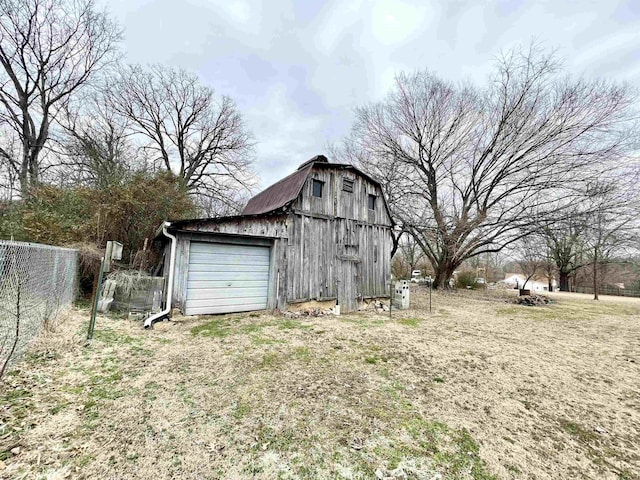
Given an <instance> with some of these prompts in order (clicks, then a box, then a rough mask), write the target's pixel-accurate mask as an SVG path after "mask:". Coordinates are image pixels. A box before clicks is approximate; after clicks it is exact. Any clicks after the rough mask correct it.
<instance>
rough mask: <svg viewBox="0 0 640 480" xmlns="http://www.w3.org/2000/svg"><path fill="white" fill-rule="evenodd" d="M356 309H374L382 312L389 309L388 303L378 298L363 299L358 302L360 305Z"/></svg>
mask: <svg viewBox="0 0 640 480" xmlns="http://www.w3.org/2000/svg"><path fill="white" fill-rule="evenodd" d="M358 310H359V311H365V310H375V311H376V312H378V313H382V312H388V311H389V305H387V304H386V303H383V302H381V301H379V300H365V301H364V302H362V303H361V304H360V306H359V307H358Z"/></svg>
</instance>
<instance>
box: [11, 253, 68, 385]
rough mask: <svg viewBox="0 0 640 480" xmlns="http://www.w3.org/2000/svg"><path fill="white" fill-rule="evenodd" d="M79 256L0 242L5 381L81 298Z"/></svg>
mask: <svg viewBox="0 0 640 480" xmlns="http://www.w3.org/2000/svg"><path fill="white" fill-rule="evenodd" d="M77 272H78V252H77V250H72V249H69V248H60V247H51V246H48V245H40V244H37V243H23V242H12V241H4V240H0V377H1V376H2V374H3V373H4V372H5V370H6V369H7V368H8V367H9V366H10V365H12V364H13V363H15V362H16V361H17V360H18V359H19V358H20V357H21V356H22V354H23V353H24V351H25V349H26V347H27V345H28V344H29V342H30V341H31V340H32V339H33V338H34V337H35V336H36V335H37V334H38V332H39V331H40V329H41V328H42V326H43V325H45V324H46V323H47V322H48V321H50V320H51V319H53V318H54V317H55V316H56V315H57V314H58V313H59V312H60V311H61V310H62V309H64V308H66V307H68V306H70V305H71V303H72V302H73V300H74V299H75V296H76V290H77V276H78V275H77Z"/></svg>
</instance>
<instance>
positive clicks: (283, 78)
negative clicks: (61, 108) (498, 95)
mask: <svg viewBox="0 0 640 480" xmlns="http://www.w3.org/2000/svg"><path fill="white" fill-rule="evenodd" d="M105 1H107V3H108V8H109V10H110V11H111V12H112V14H113V15H114V16H116V18H118V20H119V21H120V23H121V25H122V26H123V27H124V34H125V41H124V47H125V51H126V60H127V61H129V62H132V63H143V64H145V63H162V64H166V65H173V66H180V67H183V68H187V69H189V70H192V71H194V72H196V73H197V74H198V75H199V76H200V77H201V79H202V81H203V82H204V83H205V84H207V85H209V86H211V87H213V88H214V89H215V90H216V92H217V93H219V94H226V95H229V96H231V97H232V98H233V99H234V100H235V101H236V102H237V104H238V106H239V109H240V111H241V112H242V114H243V116H244V118H245V120H246V122H247V125H248V127H249V128H250V129H251V131H252V132H253V135H254V137H255V139H256V141H257V148H256V170H257V173H258V174H259V176H260V179H261V186H262V187H263V188H264V187H267V186H268V185H270V184H271V183H273V182H275V181H277V180H278V179H279V178H281V177H283V176H285V175H287V174H289V173H290V172H292V171H293V170H295V168H297V166H298V165H299V164H300V163H302V162H303V161H305V160H307V159H308V158H310V157H312V156H314V155H316V154H320V153H324V150H325V146H326V144H327V142H330V141H337V140H339V139H340V138H341V137H343V136H344V135H345V134H346V133H348V131H349V128H350V125H351V121H352V119H353V109H354V108H355V107H356V106H359V105H363V104H365V103H367V102H371V101H375V100H378V99H381V98H382V97H383V96H384V95H385V93H386V92H388V91H389V89H390V88H391V86H392V83H393V77H394V75H395V74H396V73H397V72H399V71H401V70H409V71H410V70H414V69H418V68H420V69H423V68H427V69H429V70H431V71H432V72H435V73H437V74H439V75H441V76H443V77H445V78H449V79H452V80H459V79H465V78H470V79H471V80H473V81H474V82H478V83H480V82H484V81H485V79H486V77H487V75H488V73H489V72H490V70H491V67H492V64H493V62H494V58H495V55H497V54H498V53H500V51H501V50H506V49H509V48H511V47H513V46H516V45H519V44H528V43H529V42H530V41H531V40H532V39H533V38H536V39H538V40H540V41H542V42H544V44H545V45H546V46H549V47H555V48H557V49H558V50H559V53H560V55H561V56H562V57H563V58H564V59H565V61H566V65H567V68H568V69H569V70H570V71H571V72H572V73H574V74H586V75H590V76H605V77H610V78H616V79H619V80H621V81H628V82H631V83H633V84H634V85H637V86H640V0H591V1H590V0H573V1H572V0H551V1H542V0H491V1H489V0H486V1H483V0H440V1H390V0H382V1H364V0H353V1H349V0H343V1H311V0H298V1H285V0H283V1H276V0H271V1H264V2H258V1H249V0H246V1H245V0H224V1H218V0H179V1H178V0H105Z"/></svg>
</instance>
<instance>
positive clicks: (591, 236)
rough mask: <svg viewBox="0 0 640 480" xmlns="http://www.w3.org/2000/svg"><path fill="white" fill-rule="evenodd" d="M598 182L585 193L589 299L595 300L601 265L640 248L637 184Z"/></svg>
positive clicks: (625, 180)
mask: <svg viewBox="0 0 640 480" xmlns="http://www.w3.org/2000/svg"><path fill="white" fill-rule="evenodd" d="M638 180H639V179H638V178H636V179H635V180H631V181H630V179H629V178H628V177H627V178H620V177H618V178H609V179H603V180H600V181H599V182H598V183H597V184H595V185H593V186H591V188H590V189H589V193H590V198H589V206H588V210H589V224H588V226H587V227H586V229H585V243H586V245H587V249H588V250H587V251H588V255H589V260H590V264H591V267H592V269H593V270H592V274H593V298H594V300H598V297H599V288H600V279H599V272H600V269H601V268H602V267H603V265H606V264H607V263H609V262H612V261H614V259H615V258H616V257H618V256H622V254H624V253H628V252H629V251H635V253H637V251H638V249H639V248H640V201H639V195H638V192H637V181H638Z"/></svg>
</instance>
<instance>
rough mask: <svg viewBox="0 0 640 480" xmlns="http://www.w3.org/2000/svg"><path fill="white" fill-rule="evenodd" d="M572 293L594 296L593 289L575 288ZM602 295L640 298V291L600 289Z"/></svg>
mask: <svg viewBox="0 0 640 480" xmlns="http://www.w3.org/2000/svg"><path fill="white" fill-rule="evenodd" d="M571 291H573V292H576V293H588V294H590V295H593V287H580V286H575V287H573V288H572V289H571ZM598 293H599V294H600V295H615V296H619V297H640V290H632V289H626V288H612V287H600V288H598Z"/></svg>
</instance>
